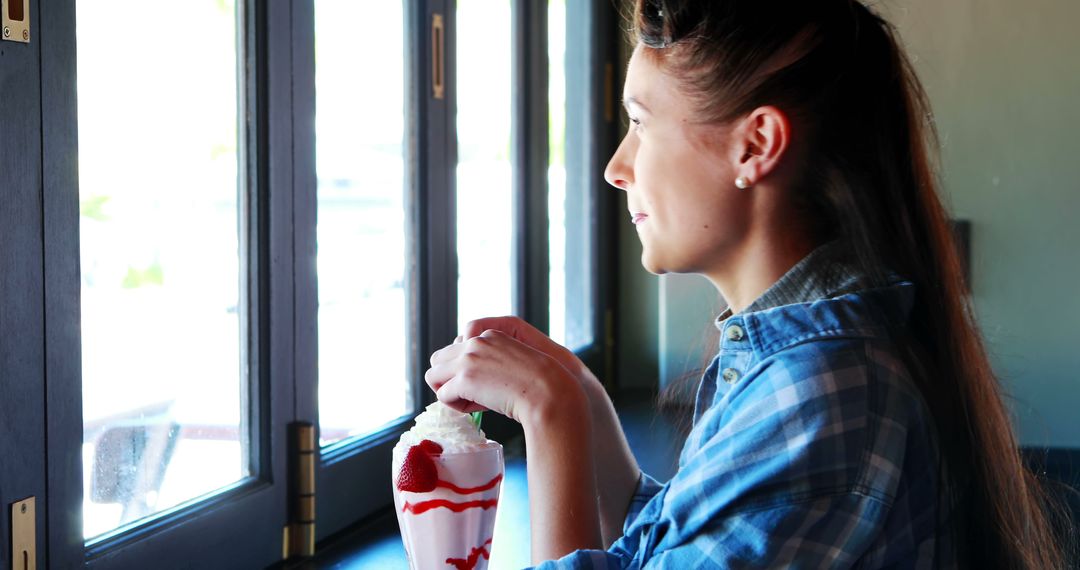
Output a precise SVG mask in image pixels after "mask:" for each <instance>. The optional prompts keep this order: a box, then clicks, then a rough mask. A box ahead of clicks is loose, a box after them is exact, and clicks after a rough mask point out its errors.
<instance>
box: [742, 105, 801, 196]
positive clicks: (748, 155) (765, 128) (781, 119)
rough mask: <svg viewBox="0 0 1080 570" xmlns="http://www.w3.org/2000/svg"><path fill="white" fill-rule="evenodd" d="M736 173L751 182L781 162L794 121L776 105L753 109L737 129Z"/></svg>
mask: <svg viewBox="0 0 1080 570" xmlns="http://www.w3.org/2000/svg"><path fill="white" fill-rule="evenodd" d="M733 142H734V146H733V149H732V150H733V152H734V153H735V154H736V155H737V156H735V157H733V158H735V159H736V161H735V172H736V176H738V177H739V179H741V180H746V181H747V182H749V184H750V185H751V186H752V185H754V184H758V183H760V182H761V180H762V179H763V178H765V177H767V176H768V175H769V173H771V172H772V171H773V170H775V169H776V167H777V165H779V164H780V160H781V159H782V158H783V156H784V153H785V152H786V151H787V149H788V146H789V144H790V142H791V123H790V121H788V118H787V116H786V115H785V114H784V113H783V111H781V110H780V109H777V108H776V107H771V106H766V107H758V108H757V109H754V110H753V111H752V112H751V113H750V114H749V115H747V116H746V117H745V118H744V119H742V120H741V121H740V122H739V124H738V126H737V127H736V129H735V140H734V141H733Z"/></svg>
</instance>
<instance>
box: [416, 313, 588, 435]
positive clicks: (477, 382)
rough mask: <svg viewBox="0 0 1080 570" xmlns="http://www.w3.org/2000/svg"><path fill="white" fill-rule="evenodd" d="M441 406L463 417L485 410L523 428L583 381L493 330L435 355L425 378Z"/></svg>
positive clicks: (552, 360)
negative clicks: (496, 413)
mask: <svg viewBox="0 0 1080 570" xmlns="http://www.w3.org/2000/svg"><path fill="white" fill-rule="evenodd" d="M424 378H425V380H426V381H427V383H428V385H429V386H431V389H432V390H434V391H435V395H436V396H437V397H438V398H439V401H441V402H443V403H444V404H446V405H448V406H450V407H451V408H454V409H456V410H458V411H461V412H475V411H480V410H484V409H488V410H492V411H495V412H498V413H500V414H502V415H504V416H506V417H508V418H511V419H513V420H515V421H517V422H519V423H521V424H522V425H526V424H528V423H530V421H533V420H534V418H535V417H537V416H543V415H545V414H546V413H547V412H548V411H549V410H550V409H551V408H553V407H557V406H559V405H560V404H561V403H563V402H564V401H565V400H567V399H568V398H571V397H572V396H574V395H575V394H568V391H570V392H576V393H577V394H579V395H580V397H581V398H584V393H583V392H582V390H581V388H580V386H579V384H578V382H577V380H576V379H575V378H574V377H573V376H572V375H571V374H570V373H569V372H568V371H567V370H566V369H565V368H564V367H563V366H562V365H561V364H560V363H559V362H558V361H556V360H555V359H554V358H552V357H551V356H549V355H547V354H545V353H544V352H541V351H539V350H536V349H535V348H532V347H530V346H528V345H527V344H525V343H522V342H519V341H517V340H515V339H513V338H511V337H510V336H509V335H507V334H505V333H503V332H501V331H498V330H487V331H484V332H482V333H481V334H479V335H476V336H473V337H471V338H468V339H467V340H464V341H461V342H455V343H454V344H451V345H449V346H447V347H445V348H443V349H441V350H439V351H436V352H435V353H434V354H432V355H431V368H430V369H429V370H428V371H427V373H426V374H425V376H424Z"/></svg>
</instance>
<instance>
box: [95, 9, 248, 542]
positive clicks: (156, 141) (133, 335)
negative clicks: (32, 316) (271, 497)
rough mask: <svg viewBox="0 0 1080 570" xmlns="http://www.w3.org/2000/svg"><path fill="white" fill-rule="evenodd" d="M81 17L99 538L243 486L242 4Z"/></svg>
mask: <svg viewBox="0 0 1080 570" xmlns="http://www.w3.org/2000/svg"><path fill="white" fill-rule="evenodd" d="M76 9H77V21H78V29H77V38H78V53H79V59H78V100H79V185H80V188H79V200H80V206H81V214H82V215H81V219H80V239H81V248H82V252H81V257H82V259H81V263H82V342H83V347H82V355H83V364H82V372H83V417H84V422H85V423H84V444H83V461H84V469H83V472H84V474H85V486H86V488H85V503H84V523H83V525H84V526H83V528H84V534H85V536H86V537H87V538H92V537H97V536H100V535H102V534H103V533H107V532H109V531H111V530H113V529H116V528H117V527H120V526H122V525H126V524H128V523H132V522H134V521H137V520H139V519H141V518H143V517H145V516H148V515H150V514H153V513H156V512H159V511H162V510H164V509H167V508H170V507H173V506H175V505H178V504H181V503H184V502H186V501H190V500H192V499H194V498H197V497H200V496H202V495H205V494H207V493H210V492H213V491H215V490H217V489H220V488H222V487H224V486H226V485H229V484H230V483H233V482H235V481H238V480H240V479H242V478H243V477H245V476H247V475H249V474H250V473H251V467H250V461H249V459H248V457H249V455H248V453H247V437H246V431H247V430H246V419H245V418H246V415H247V414H246V402H247V396H246V394H247V392H246V381H245V380H246V378H245V374H244V370H245V369H246V366H245V363H244V361H243V360H242V355H243V354H244V351H243V350H242V346H244V345H245V343H246V341H245V335H246V330H245V328H244V327H243V323H244V322H246V319H245V317H244V315H245V313H246V311H247V308H246V307H245V306H243V304H242V302H241V298H242V297H241V287H245V286H246V283H245V278H244V275H245V270H244V267H243V265H242V264H241V260H242V259H243V258H245V257H246V256H245V255H244V254H243V253H242V252H243V248H245V247H246V244H244V243H243V242H242V241H241V240H240V231H239V223H238V219H239V216H240V215H241V212H240V210H239V209H238V204H242V203H243V202H242V201H241V200H239V196H240V195H241V191H242V188H239V187H238V179H239V177H238V165H239V164H240V162H241V157H240V153H239V152H238V148H239V146H240V145H239V143H240V141H239V136H240V131H239V130H238V104H239V101H240V98H239V97H238V89H239V88H240V84H239V79H238V75H237V67H238V65H237V62H238V57H239V55H240V54H239V53H238V50H237V33H236V32H237V29H238V13H237V7H236V5H235V2H234V1H233V0H200V1H194V2H146V1H145V0H121V1H120V4H113V5H110V9H109V10H101V9H100V6H99V5H97V4H96V3H93V2H76ZM192 22H198V23H199V29H198V38H197V39H196V38H195V37H194V36H193V35H192V28H191V23H192ZM109 30H123V33H111V32H109Z"/></svg>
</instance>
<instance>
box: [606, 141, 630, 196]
mask: <svg viewBox="0 0 1080 570" xmlns="http://www.w3.org/2000/svg"><path fill="white" fill-rule="evenodd" d="M626 155H627V153H626V139H623V141H622V143H620V144H619V148H618V149H616V150H615V154H614V155H612V157H611V160H609V161H608V164H607V168H605V169H604V180H607V183H608V184H611V185H612V186H614V187H616V188H618V189H619V190H623V191H626V190H629V189H630V184H631V182H632V177H633V171H632V169H631V168H630V164H629V163H628V162H627V160H626Z"/></svg>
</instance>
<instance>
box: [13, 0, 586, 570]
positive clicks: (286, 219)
mask: <svg viewBox="0 0 1080 570" xmlns="http://www.w3.org/2000/svg"><path fill="white" fill-rule="evenodd" d="M84 4H85V3H79V4H77V5H73V4H70V3H68V4H64V3H38V4H31V7H34V8H35V9H36V10H37V11H38V13H37V14H30V15H29V17H30V21H36V22H39V23H40V29H39V34H37V37H38V38H40V42H39V43H38V44H31V47H39V48H40V49H39V51H33V50H25V49H21V48H20V49H9V48H8V47H7V46H5V48H4V50H3V51H4V52H5V53H4V59H3V61H4V69H5V73H7V72H8V70H11V71H12V72H13V73H18V74H20V76H21V77H25V78H26V79H27V81H25V82H23V83H20V85H26V86H29V87H25V88H20V89H17V90H10V89H8V87H9V85H12V84H10V83H4V84H3V89H4V97H2V98H0V128H2V131H3V132H4V134H5V137H4V138H3V139H0V145H3V148H4V149H5V152H3V153H0V166H2V167H3V169H2V171H3V172H5V176H6V177H7V178H5V183H4V184H3V185H0V192H2V193H3V203H4V205H5V206H4V208H3V209H0V238H2V240H3V241H2V242H0V243H2V244H3V248H4V251H5V255H4V256H0V268H2V269H3V272H2V274H3V275H5V279H4V280H0V308H2V309H3V311H2V313H0V314H2V315H3V320H2V321H0V326H2V327H3V334H0V348H2V350H0V359H4V360H0V362H2V363H3V365H4V368H3V374H4V382H0V413H2V414H3V417H4V418H5V420H7V421H10V424H6V425H12V426H14V427H13V429H12V430H11V431H10V432H5V434H4V436H3V437H2V438H0V451H3V456H4V457H5V458H7V459H8V460H7V461H4V462H0V483H2V484H0V499H2V500H0V502H3V503H4V504H8V503H11V502H13V501H15V500H18V499H21V498H23V497H26V496H30V495H33V496H35V497H37V500H38V501H39V503H38V505H39V508H40V509H41V512H40V513H39V514H41V516H40V518H39V519H38V520H39V521H40V525H42V527H43V528H44V529H45V532H42V533H39V537H38V538H39V548H38V552H39V553H44V554H42V556H43V558H42V559H41V560H42V564H43V565H48V566H50V567H65V568H66V567H79V566H85V567H87V568H95V569H97V568H101V569H104V568H115V567H144V566H146V565H147V564H152V565H155V566H156V567H162V568H168V567H170V564H171V562H170V561H172V560H176V561H177V562H176V564H177V565H180V564H183V565H186V566H191V567H266V566H268V565H271V564H273V563H275V562H277V561H278V560H280V558H281V552H282V546H283V545H282V542H283V539H282V528H283V527H286V526H287V525H288V524H290V522H295V521H294V519H295V516H294V514H295V513H293V512H292V509H291V507H290V497H289V496H288V484H287V483H288V481H289V480H290V478H291V477H292V476H293V475H295V473H291V472H290V465H291V464H292V462H291V460H290V457H289V456H288V453H289V450H290V445H289V441H288V439H287V434H288V433H289V430H290V429H291V427H292V424H294V423H296V422H301V423H306V422H310V423H313V424H314V425H316V426H318V427H319V429H320V434H321V436H322V444H323V445H322V446H321V450H320V453H319V454H318V460H317V464H316V479H317V501H318V505H317V509H316V510H317V513H318V526H317V531H318V535H317V537H316V538H317V539H320V540H321V539H324V538H326V537H327V536H330V535H332V534H334V533H337V532H339V531H341V530H342V529H344V528H346V527H347V526H349V525H352V524H355V523H356V522H357V521H358V520H361V519H363V518H364V517H367V516H369V515H371V514H372V513H375V512H377V511H379V510H380V509H385V508H386V506H387V505H388V504H390V498H391V497H390V485H389V474H388V473H387V465H386V457H388V452H389V449H390V447H391V446H392V445H393V443H394V441H396V439H397V437H398V435H399V434H400V433H401V431H402V430H404V429H405V428H406V427H407V424H408V423H409V421H410V420H411V416H412V414H414V413H415V412H416V411H417V410H418V409H419V407H420V406H421V405H423V403H424V402H425V401H430V399H431V398H432V395H431V394H430V392H429V391H428V390H427V389H426V387H425V386H424V384H423V381H422V376H423V372H424V370H425V369H426V367H427V359H428V356H429V355H430V353H431V351H432V350H434V349H437V348H439V347H441V346H442V345H444V344H446V343H448V342H450V341H451V340H452V339H453V337H454V336H455V335H456V334H457V330H458V326H459V322H458V317H459V316H460V317H462V318H463V319H466V318H472V317H475V316H479V315H481V314H484V315H488V314H496V313H503V314H505V313H511V312H513V313H519V314H522V315H523V316H526V317H529V318H534V317H535V318H538V319H539V320H538V321H536V322H538V323H539V324H541V326H542V327H546V324H547V323H546V321H547V316H548V310H549V306H550V304H549V299H548V297H549V292H548V287H549V285H550V283H549V281H548V278H547V275H548V272H547V268H548V264H549V258H548V245H547V243H548V240H549V239H550V238H549V234H548V224H547V223H546V220H547V216H548V209H549V207H548V204H549V203H548V198H547V192H546V188H547V184H548V182H547V180H548V176H549V172H548V168H549V164H548V160H547V156H548V155H549V154H553V153H551V152H550V150H549V148H548V140H549V139H553V138H556V137H555V136H553V135H551V134H550V133H549V132H548V124H547V118H548V107H547V105H548V95H547V93H548V92H547V89H546V87H545V88H544V89H543V90H542V92H541V94H542V96H538V97H535V98H532V99H526V98H525V97H524V94H525V93H528V87H529V85H531V84H532V83H531V82H532V81H534V80H537V81H541V80H542V82H543V83H544V84H545V85H546V84H547V82H548V77H547V75H546V67H544V70H545V71H544V73H543V74H540V75H539V76H538V77H530V76H529V75H528V74H526V73H523V70H534V71H535V70H538V69H540V68H538V67H533V65H532V64H531V63H527V62H526V63H525V64H524V67H523V63H522V61H523V60H527V61H532V60H539V61H547V57H548V52H547V43H548V37H547V35H546V34H547V32H546V30H547V27H546V26H547V24H546V17H545V16H544V14H546V12H545V11H544V10H545V8H543V7H540V8H538V7H537V6H531V5H529V6H528V10H531V11H532V12H528V13H526V12H523V11H522V9H523V8H525V7H526V6H527V3H520V2H510V1H507V2H505V3H504V4H501V5H495V7H494V8H493V7H492V6H489V5H488V4H487V3H484V5H483V6H481V5H480V4H479V3H476V2H474V1H473V0H470V2H464V1H462V2H461V3H448V2H444V1H440V0H429V1H426V2H390V3H379V4H378V6H375V5H370V6H368V5H365V6H364V7H363V10H362V11H358V10H357V7H356V6H354V4H356V3H354V2H348V1H345V0H318V1H317V2H313V3H307V4H305V3H299V4H296V3H294V4H279V3H264V2H257V1H255V0H236V1H235V2H234V1H232V0H200V1H199V2H196V3H191V4H183V5H182V6H180V5H177V6H164V5H160V3H145V2H136V1H134V0H131V1H128V2H126V3H125V4H122V5H120V6H117V7H115V8H116V9H115V10H110V11H107V12H106V13H105V14H104V15H105V16H108V18H109V19H104V16H102V15H101V14H100V13H99V12H95V11H94V10H93V9H92V7H90V6H88V5H84ZM473 4H475V5H473ZM571 4H573V3H571ZM499 6H501V7H499ZM450 8H453V9H450ZM537 15H538V16H539V19H537V18H533V17H532V16H537ZM436 16H439V17H441V22H442V28H441V31H440V32H436V30H435V26H434V22H435V21H436ZM568 19H572V18H568ZM360 20H363V21H364V22H368V23H371V26H370V27H369V28H367V29H368V32H367V35H364V36H362V37H360V38H359V39H357V38H356V37H355V30H356V26H355V25H352V23H355V22H356V21H360ZM496 21H497V22H501V23H502V24H501V25H497V24H496V23H493V22H496ZM76 23H77V24H76ZM76 25H77V26H78V27H77V28H76ZM118 27H119V28H122V29H123V30H124V33H122V34H120V33H116V32H114V31H113V30H116V29H117V28H118ZM582 29H584V28H582ZM469 30H473V31H469ZM467 31H468V34H469V37H465V35H466V34H465V32H467ZM480 32H484V33H486V34H489V35H490V36H491V37H493V38H496V40H497V41H498V42H501V43H500V45H501V46H502V49H500V50H498V52H497V53H489V52H493V51H494V50H491V49H490V46H491V43H490V41H489V42H487V43H486V44H485V42H482V41H480V39H482V38H477V37H473V36H474V35H475V34H477V33H480ZM568 35H570V34H568ZM515 38H517V39H515ZM522 38H528V40H529V41H528V42H523V41H521V40H522ZM530 46H531V47H530ZM485 48H487V49H485ZM399 54H400V57H398V55H399ZM438 62H442V63H443V64H444V65H442V66H440V65H436V64H437V63H438ZM515 66H516V67H515ZM435 79H438V80H440V81H443V82H444V84H445V91H444V92H443V93H441V95H439V96H437V95H436V93H435V90H434V89H433V83H434V80H435ZM552 81H553V82H554V80H552ZM373 82H377V84H378V86H379V88H378V89H373V88H372V87H371V86H372V84H373ZM572 83H573V82H572V81H570V80H569V79H568V80H567V84H572ZM38 86H40V90H38ZM578 87H580V86H579V85H577V84H573V85H570V86H569V87H567V88H564V89H565V91H566V92H567V94H568V95H567V96H568V97H570V99H568V101H571V100H572V97H575V96H576V97H581V98H583V99H588V98H589V97H590V96H589V95H586V94H577V93H578V91H579V89H578ZM589 89H592V87H589ZM552 98H554V97H552ZM572 104H573V103H572V102H571V103H570V105H572ZM496 112H497V113H498V116H500V117H502V118H501V119H500V120H497V121H492V120H490V117H491V116H493V115H492V113H496ZM559 112H561V111H559ZM582 128H584V127H582ZM500 141H501V142H500ZM539 141H542V144H540V143H539ZM9 145H16V146H17V147H18V148H19V149H20V152H8V151H7V149H8V148H9ZM567 148H570V147H569V146H568V147H567ZM570 154H573V151H571V153H570ZM534 155H535V156H534ZM541 156H542V157H543V159H542V160H540V159H539V157H541ZM565 160H566V162H567V164H568V165H569V164H570V163H572V161H573V160H574V159H573V158H570V157H567V158H566V159H565ZM76 165H77V166H78V168H75V167H76ZM568 170H572V168H568ZM551 176H552V177H553V178H554V175H551ZM570 186H571V184H569V183H568V184H567V187H568V190H566V191H565V194H566V195H571V194H572V193H573V192H584V193H585V194H589V193H591V192H592V191H593V189H592V187H589V186H587V185H586V186H581V187H580V189H579V190H570V189H569V187H570ZM526 199H528V200H531V202H529V203H526ZM563 201H565V200H564V199H562V198H560V199H558V200H557V202H556V203H562V202H563ZM567 210H569V209H568V208H567ZM596 211H598V210H597V209H592V210H588V212H589V213H588V214H586V215H587V216H592V215H594V214H595V212H596ZM562 215H563V216H564V218H565V219H566V220H567V221H566V222H565V223H564V224H561V225H560V227H565V228H566V231H567V232H571V231H572V228H571V226H574V225H575V224H577V223H584V222H579V221H575V220H578V218H574V217H573V216H572V215H571V214H562ZM586 221H588V220H586ZM478 223H479V224H484V223H488V224H489V225H488V228H489V229H493V230H494V233H493V235H494V238H492V239H489V240H488V241H487V242H486V243H479V241H477V242H475V243H474V242H471V241H470V240H480V241H482V239H481V238H484V239H486V237H490V236H482V235H480V234H479V233H472V234H470V233H469V232H473V231H474V230H476V229H477V228H476V225H477V224H478ZM603 223H604V222H603V221H602V220H600V221H598V222H597V223H589V224H587V226H588V227H589V228H591V229H590V230H589V232H587V233H590V235H591V233H592V232H595V233H600V232H602V229H601V228H602V227H603ZM560 231H562V230H560ZM541 238H542V239H541ZM582 243H586V242H582ZM587 243H588V244H591V245H587V246H586V249H589V250H590V251H591V248H592V247H593V246H594V245H595V241H594V240H593V239H592V238H589V240H587ZM9 244H13V246H12V247H11V248H10V249H9ZM485 248H487V249H485ZM478 251H479V252H482V257H478V258H475V259H473V260H471V261H470V259H469V256H470V255H474V254H475V253H476V252H478ZM566 251H567V253H564V254H562V255H563V256H564V257H563V259H564V261H563V262H562V263H561V264H560V265H569V264H570V263H571V262H569V261H565V260H566V259H570V258H574V259H575V260H577V259H578V257H577V256H578V255H579V254H578V253H575V252H576V251H577V250H572V248H570V247H567V250H566ZM8 252H11V253H10V255H9V254H8ZM459 255H460V257H459ZM496 259H498V260H501V261H494V260H496ZM590 259H591V258H590ZM478 260H479V261H478ZM459 262H460V263H459ZM576 262H577V261H574V263H576ZM493 267H494V269H495V270H494V271H492V268H493ZM459 268H460V271H459ZM522 268H526V269H527V271H526V270H523V269H522ZM564 272H565V270H564ZM567 282H568V283H569V279H567ZM570 288H571V287H569V286H568V288H567V289H568V291H569V289H570ZM578 292H579V293H580V291H578ZM586 296H587V297H588V298H590V299H592V298H595V297H596V294H595V292H592V293H586ZM569 297H570V294H569V293H568V294H567V298H569ZM459 302H460V305H459ZM470 303H473V305H470ZM563 304H567V305H568V304H569V301H565V302H561V301H556V306H559V305H563ZM470 306H475V307H476V308H475V310H473V309H470V308H469V307H470ZM598 311H599V309H596V310H593V309H592V305H590V307H589V309H588V311H587V312H585V313H580V311H579V313H580V314H578V315H576V316H575V318H578V319H581V320H583V322H587V323H592V322H593V321H595V320H596V318H597V317H596V315H597V312H598ZM12 330H17V331H18V333H19V334H17V335H14V334H9V333H10V332H11V331H12ZM595 344H596V343H595V342H594V341H593V342H592V345H593V346H595ZM10 355H17V358H15V359H12V358H11V357H10ZM42 418H44V420H42ZM492 420H494V418H492ZM496 424H497V422H495V421H491V422H490V424H489V422H488V421H485V428H488V427H489V425H490V427H491V430H490V431H495V430H497V425H496ZM46 442H47V443H46ZM83 514H85V517H84V516H83ZM9 525H10V521H9V520H8V519H7V518H6V517H3V518H0V534H5V535H6V534H8V531H9V530H10V529H9ZM46 540H47V541H48V548H47V549H46V548H45V544H46V542H45V541H46ZM9 549H10V545H8V544H7V543H0V556H2V557H3V559H9V555H10V554H11V553H10V552H9V551H8V550H9ZM151 561H152V562H151Z"/></svg>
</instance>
